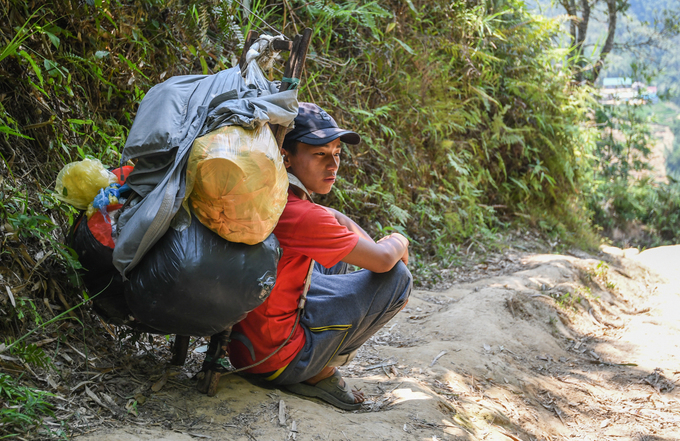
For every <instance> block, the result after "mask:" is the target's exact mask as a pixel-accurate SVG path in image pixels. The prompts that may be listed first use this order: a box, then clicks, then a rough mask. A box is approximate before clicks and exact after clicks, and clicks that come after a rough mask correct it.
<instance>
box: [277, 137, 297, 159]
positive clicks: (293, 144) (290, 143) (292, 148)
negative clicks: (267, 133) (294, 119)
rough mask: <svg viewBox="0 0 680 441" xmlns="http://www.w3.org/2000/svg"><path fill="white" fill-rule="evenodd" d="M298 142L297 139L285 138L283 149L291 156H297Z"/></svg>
mask: <svg viewBox="0 0 680 441" xmlns="http://www.w3.org/2000/svg"><path fill="white" fill-rule="evenodd" d="M298 142H299V141H298V140H296V139H288V138H284V140H283V145H282V146H281V148H282V149H284V150H285V151H286V152H288V154H289V155H291V156H295V154H296V153H297V147H298Z"/></svg>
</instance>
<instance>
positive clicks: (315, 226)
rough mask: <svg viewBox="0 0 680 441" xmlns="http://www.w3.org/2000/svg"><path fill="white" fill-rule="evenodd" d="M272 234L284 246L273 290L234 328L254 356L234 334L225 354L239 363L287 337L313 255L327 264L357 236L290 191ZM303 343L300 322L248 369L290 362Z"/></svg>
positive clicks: (342, 254)
mask: <svg viewBox="0 0 680 441" xmlns="http://www.w3.org/2000/svg"><path fill="white" fill-rule="evenodd" d="M274 235H275V236H276V238H277V239H278V240H279V243H280V244H281V248H282V249H283V255H282V256H281V260H280V261H279V265H278V267H277V271H276V284H275V285H274V289H273V290H272V292H271V294H270V295H269V297H268V298H267V300H265V301H264V303H263V304H262V305H260V306H259V307H257V308H256V309H255V310H253V311H252V312H250V313H249V314H248V316H247V317H246V318H245V319H244V320H243V321H241V322H240V323H238V324H236V325H234V328H233V330H234V331H235V332H239V333H241V334H244V335H245V336H246V337H247V338H248V339H249V340H250V342H251V343H252V345H253V348H254V349H255V360H253V359H252V358H251V356H250V351H249V350H248V348H247V347H246V346H245V345H244V344H243V343H241V342H240V341H238V340H236V339H233V340H232V341H231V343H230V344H229V358H230V359H231V362H232V364H233V365H234V366H235V367H237V368H239V367H243V366H247V365H250V364H253V363H254V362H255V361H259V360H262V359H263V358H265V357H266V356H268V355H269V354H271V353H272V352H274V351H275V350H276V349H277V348H278V347H279V346H281V344H282V343H283V342H284V341H285V340H286V338H288V336H289V335H290V331H291V329H292V328H293V324H294V323H295V317H296V313H297V305H298V301H299V299H300V295H301V294H302V290H303V288H304V284H305V279H306V277H307V272H308V271H309V265H310V263H311V260H312V259H314V260H315V261H317V262H319V263H320V264H321V265H323V266H325V267H327V268H329V267H331V266H333V265H335V264H337V263H338V262H340V261H341V260H342V259H344V258H345V256H347V254H349V252H350V251H352V250H353V249H354V247H355V246H356V244H357V242H358V241H359V236H358V235H357V234H356V233H353V232H351V231H349V230H348V229H347V228H346V227H344V226H342V225H340V224H339V223H338V221H337V220H336V219H335V217H334V216H333V215H332V214H331V213H330V212H329V211H328V210H326V209H325V208H323V207H322V206H320V205H316V204H314V203H312V202H310V201H308V200H302V199H300V198H299V197H297V196H296V195H294V194H293V193H292V192H291V191H289V192H288V203H287V204H286V208H285V209H284V210H283V214H282V215H281V218H280V219H279V222H278V224H277V225H276V228H275V229H274ZM304 344H305V334H304V332H303V330H302V327H301V326H299V325H298V327H297V329H296V330H295V333H294V335H293V337H291V339H290V340H289V341H288V343H287V344H286V346H284V347H283V348H281V350H280V351H279V352H277V353H276V354H274V356H272V357H271V358H269V359H268V360H267V361H265V362H264V363H262V364H260V365H258V366H256V367H254V368H252V369H250V370H248V372H251V373H265V372H273V371H276V370H278V369H280V368H282V367H284V366H286V365H287V364H288V363H290V362H291V361H292V360H293V358H295V356H296V355H297V353H298V352H299V351H300V350H301V349H302V346H303V345H304Z"/></svg>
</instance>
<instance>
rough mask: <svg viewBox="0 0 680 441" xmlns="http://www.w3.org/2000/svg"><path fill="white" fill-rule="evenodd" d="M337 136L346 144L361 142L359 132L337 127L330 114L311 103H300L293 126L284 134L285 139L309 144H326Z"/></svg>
mask: <svg viewBox="0 0 680 441" xmlns="http://www.w3.org/2000/svg"><path fill="white" fill-rule="evenodd" d="M337 138H340V141H342V142H344V143H347V144H359V143H360V142H361V137H360V136H359V134H357V133H355V132H352V131H351V130H343V129H341V128H339V127H338V124H337V123H336V122H335V120H334V119H333V117H332V116H330V115H329V114H328V113H326V111H325V110H323V109H322V108H321V107H319V106H317V105H316V104H312V103H300V109H299V110H298V116H297V117H296V118H295V128H294V129H293V130H291V131H290V132H288V133H287V134H286V139H292V140H294V141H300V142H304V143H305V144H310V145H323V144H328V143H329V142H331V141H333V140H334V139H337Z"/></svg>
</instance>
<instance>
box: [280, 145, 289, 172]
mask: <svg viewBox="0 0 680 441" xmlns="http://www.w3.org/2000/svg"><path fill="white" fill-rule="evenodd" d="M281 157H282V158H283V166H284V167H286V168H288V167H290V154H289V153H288V152H287V151H285V150H284V149H281Z"/></svg>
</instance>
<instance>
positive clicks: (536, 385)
mask: <svg viewBox="0 0 680 441" xmlns="http://www.w3.org/2000/svg"><path fill="white" fill-rule="evenodd" d="M636 254H637V252H636V251H635V250H629V251H626V252H623V251H621V250H619V249H615V248H607V249H605V250H604V251H603V252H601V253H600V254H599V255H597V256H589V255H586V254H583V253H579V252H574V253H571V254H570V255H531V254H526V253H524V254H523V253H519V252H513V251H508V252H505V253H504V254H499V255H496V256H495V257H493V258H490V259H489V260H488V261H487V262H486V263H485V264H483V265H482V266H480V267H478V270H485V269H486V270H487V271H489V272H491V273H494V274H497V275H495V276H494V277H489V278H482V279H479V280H477V281H475V282H469V283H456V284H454V285H453V286H451V287H450V288H449V289H447V290H446V291H415V292H414V293H413V296H412V298H411V301H410V302H409V304H408V306H407V307H406V309H405V310H404V311H403V312H401V313H400V314H399V315H398V317H397V318H396V319H395V320H394V321H392V322H391V323H390V324H388V325H387V326H386V327H385V328H384V329H383V331H381V332H380V333H379V334H378V335H376V336H375V337H374V338H373V339H372V340H371V341H370V342H369V343H368V344H367V345H365V347H364V348H362V350H361V351H360V354H359V356H358V357H357V359H355V361H354V362H353V363H352V364H351V365H350V366H348V367H347V368H345V369H343V374H344V375H345V376H346V378H347V379H348V382H349V383H350V384H352V385H354V386H356V387H358V388H361V389H362V390H364V391H365V393H366V394H367V395H368V397H369V400H368V401H367V403H366V405H365V406H364V408H363V409H362V410H360V411H356V412H344V411H340V410H336V409H335V408H333V407H330V406H328V405H326V404H324V403H322V402H319V401H314V400H308V399H303V398H300V397H297V396H294V395H291V394H289V393H286V392H283V391H281V390H278V389H267V388H264V387H261V386H258V385H254V384H251V383H249V382H248V381H246V380H244V379H243V378H241V377H238V376H236V375H233V376H226V377H224V378H222V380H221V383H220V388H219V391H218V394H217V396H215V397H214V398H208V397H206V396H205V395H201V394H199V393H197V392H196V391H195V388H194V383H193V382H192V380H190V379H189V377H190V376H191V375H192V374H193V372H195V371H196V369H197V366H198V365H197V363H198V361H197V360H198V358H196V359H193V358H192V359H190V360H189V363H188V364H187V365H186V366H185V367H184V368H183V369H180V370H176V371H172V370H170V369H169V368H167V366H166V365H165V364H163V363H162V362H161V361H160V360H161V358H158V357H155V356H153V355H150V354H149V353H147V352H145V351H140V353H139V354H136V355H133V356H131V357H119V359H118V360H117V361H116V362H115V363H114V364H115V365H114V366H108V367H104V368H101V367H100V368H101V369H108V370H107V371H106V373H105V374H104V375H99V376H96V377H95V378H94V379H90V381H92V382H91V383H88V384H87V385H83V386H80V387H79V388H76V389H75V390H73V392H72V396H76V395H78V394H80V396H82V397H85V398H84V400H83V401H82V406H81V408H80V413H79V415H80V416H79V417H78V418H80V419H78V418H76V417H73V416H71V418H72V419H73V420H74V423H73V424H72V426H73V427H75V428H76V430H77V431H78V432H81V433H84V434H83V435H81V436H78V437H76V439H77V440H79V441H88V440H97V441H101V440H120V441H122V440H136V439H147V440H152V439H153V440H189V439H215V440H251V441H252V440H261V441H265V440H267V441H269V440H489V441H491V440H498V441H501V440H502V441H509V440H515V441H517V440H523V441H529V440H562V439H572V440H598V441H600V440H636V441H642V440H647V441H651V440H655V441H671V440H677V439H680V401H679V398H680V397H679V395H678V389H676V388H675V382H676V381H677V380H678V379H679V375H680V371H679V370H680V367H679V366H678V359H679V357H680V346H679V345H680V323H678V321H677V314H676V313H675V311H678V310H680V288H678V286H680V285H678V284H677V283H676V284H672V283H666V282H667V281H668V276H669V275H670V276H671V278H673V279H672V280H675V281H677V280H678V275H677V273H680V271H679V270H680V247H665V248H662V249H656V250H649V251H646V252H644V253H642V254H641V255H639V256H636ZM640 262H643V263H645V264H646V265H649V266H650V267H653V268H655V269H657V270H658V271H660V272H662V273H664V274H665V275H666V279H663V278H662V277H660V276H657V275H654V274H653V273H652V272H650V271H649V269H648V268H647V267H645V266H643V265H642V264H641V263H640ZM484 265H485V266H486V268H485V267H484ZM97 369H98V368H97V365H96V362H95V365H94V368H93V370H94V371H96V372H102V371H101V370H99V371H97ZM164 374H165V376H164ZM168 378H169V380H168V381H167V383H165V382H164V379H168ZM85 386H87V390H88V391H89V392H86V391H85V390H84V388H85ZM126 407H127V410H126ZM135 414H136V415H135Z"/></svg>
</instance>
